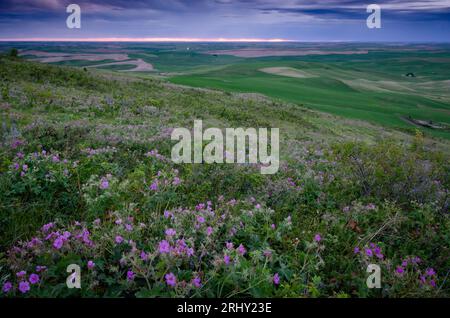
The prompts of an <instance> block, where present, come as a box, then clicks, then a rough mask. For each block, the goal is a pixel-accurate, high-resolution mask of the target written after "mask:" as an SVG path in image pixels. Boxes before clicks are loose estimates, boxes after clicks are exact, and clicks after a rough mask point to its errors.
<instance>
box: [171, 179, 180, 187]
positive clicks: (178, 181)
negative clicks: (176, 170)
mask: <svg viewBox="0 0 450 318" xmlns="http://www.w3.org/2000/svg"><path fill="white" fill-rule="evenodd" d="M180 183H181V180H180V178H178V177H175V178H173V181H172V184H173V185H174V186H176V185H179V184H180Z"/></svg>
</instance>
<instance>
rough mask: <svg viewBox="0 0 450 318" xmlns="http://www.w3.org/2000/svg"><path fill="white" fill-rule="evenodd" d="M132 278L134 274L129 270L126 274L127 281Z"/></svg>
mask: <svg viewBox="0 0 450 318" xmlns="http://www.w3.org/2000/svg"><path fill="white" fill-rule="evenodd" d="M134 276H135V274H134V273H133V271H132V270H129V271H128V272H127V279H128V280H130V281H131V280H134Z"/></svg>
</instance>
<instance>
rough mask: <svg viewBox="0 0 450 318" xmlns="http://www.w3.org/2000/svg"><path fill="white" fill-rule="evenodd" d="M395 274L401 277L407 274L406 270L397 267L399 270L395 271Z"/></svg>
mask: <svg viewBox="0 0 450 318" xmlns="http://www.w3.org/2000/svg"><path fill="white" fill-rule="evenodd" d="M395 272H396V273H397V274H398V275H400V276H401V275H403V274H404V273H405V269H404V268H403V267H401V266H397V269H396V270H395Z"/></svg>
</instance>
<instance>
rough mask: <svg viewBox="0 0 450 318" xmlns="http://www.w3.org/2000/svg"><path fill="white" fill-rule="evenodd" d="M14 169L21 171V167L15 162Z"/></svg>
mask: <svg viewBox="0 0 450 318" xmlns="http://www.w3.org/2000/svg"><path fill="white" fill-rule="evenodd" d="M13 167H14V170H19V168H20V165H19V164H18V163H17V162H15V163H14V164H13Z"/></svg>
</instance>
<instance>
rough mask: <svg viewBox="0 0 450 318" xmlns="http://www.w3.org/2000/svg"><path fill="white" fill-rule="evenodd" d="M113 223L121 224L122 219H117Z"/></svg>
mask: <svg viewBox="0 0 450 318" xmlns="http://www.w3.org/2000/svg"><path fill="white" fill-rule="evenodd" d="M114 223H116V224H117V225H120V224H122V219H117V220H115V221H114Z"/></svg>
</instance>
